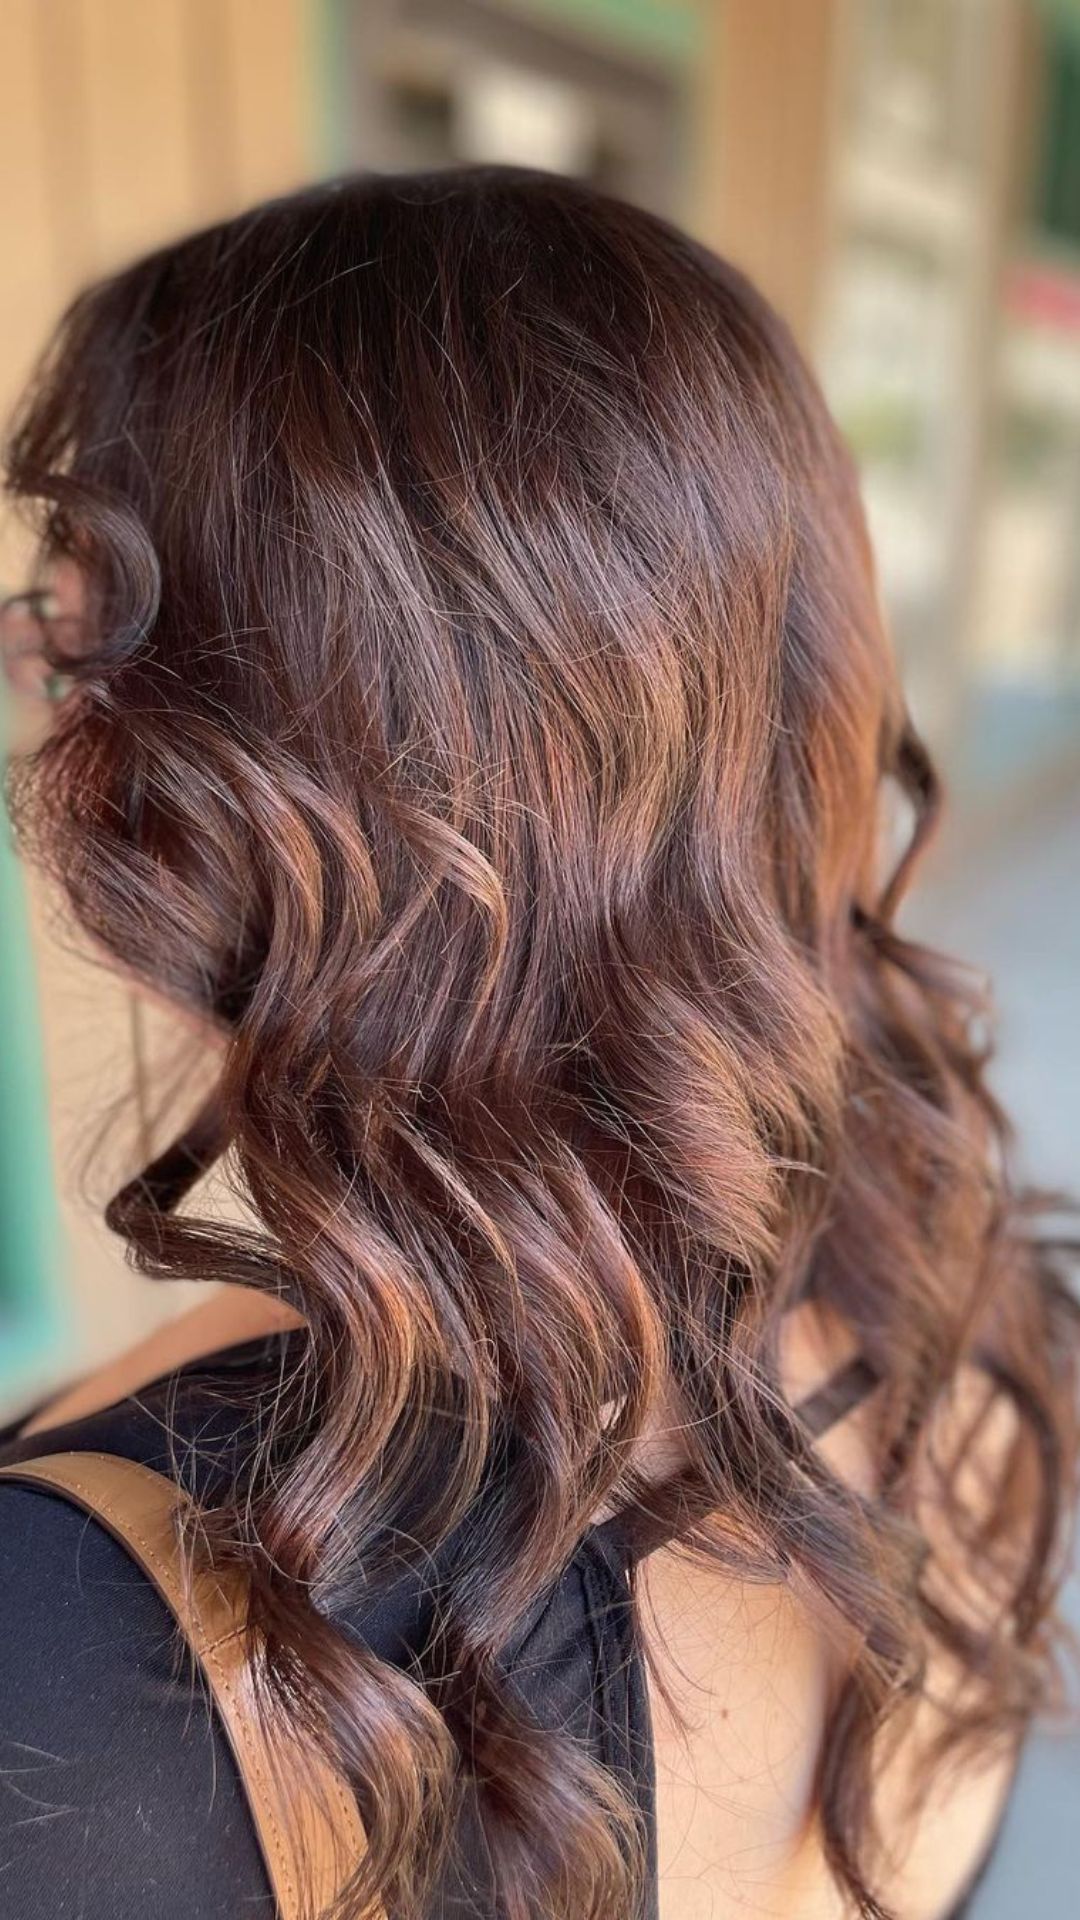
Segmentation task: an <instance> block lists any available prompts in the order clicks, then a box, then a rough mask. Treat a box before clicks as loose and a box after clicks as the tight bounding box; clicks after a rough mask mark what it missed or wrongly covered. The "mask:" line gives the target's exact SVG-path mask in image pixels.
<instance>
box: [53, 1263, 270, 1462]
mask: <svg viewBox="0 0 1080 1920" xmlns="http://www.w3.org/2000/svg"><path fill="white" fill-rule="evenodd" d="M300 1325H302V1321H301V1319H300V1316H299V1314H297V1313H294V1312H293V1310H292V1308H291V1307H287V1306H284V1305H283V1304H282V1303H281V1302H280V1301H277V1300H272V1299H269V1298H268V1297H267V1296H266V1295H264V1294H259V1293H252V1292H251V1291H250V1290H249V1289H248V1288H246V1287H232V1286H221V1287H217V1288H216V1289H215V1290H214V1292H213V1293H212V1295H211V1296H210V1298H209V1299H208V1300H206V1301H205V1302H204V1303H200V1305H199V1306H196V1307H192V1308H191V1309H190V1311H189V1312H187V1313H181V1314H178V1315H177V1316H176V1317H175V1318H174V1319H172V1320H167V1321H165V1322H164V1323H163V1325H161V1326H160V1327H156V1328H155V1329H154V1331H153V1333H151V1334H149V1335H148V1336H147V1337H146V1339H144V1340H140V1341H139V1342H138V1343H137V1344H136V1345H135V1346H132V1347H128V1348H127V1349H126V1350H125V1351H124V1352H123V1353H121V1354H118V1355H117V1356H116V1358H115V1359H113V1360H109V1361H107V1362H106V1364H105V1365H104V1366H101V1367H97V1368H95V1370H94V1371H93V1372H92V1373H89V1374H87V1375H85V1376H84V1378H82V1379H81V1380H78V1381H76V1382H75V1383H74V1384H73V1385H72V1386H70V1387H67V1388H65V1389H64V1390H63V1392H61V1393H59V1394H57V1395H56V1396H55V1397H54V1398H53V1399H52V1400H50V1401H49V1402H48V1404H47V1405H46V1406H44V1407H40V1408H39V1409H38V1410H37V1412H36V1413H35V1414H34V1416H33V1418H32V1419H30V1420H28V1421H27V1422H26V1423H25V1424H24V1426H23V1429H22V1431H23V1432H24V1433H27V1434H31V1433H42V1432H45V1431H46V1430H47V1429H48V1428H50V1427H60V1426H66V1424H67V1423H68V1421H71V1420H81V1419H84V1418H86V1417H87V1416H88V1415H89V1414H93V1413H97V1412H99V1411H100V1410H101V1409H102V1408H103V1407H111V1406H114V1405H115V1404H116V1402H117V1401H119V1400H124V1399H126V1398H127V1396H128V1395H129V1394H132V1393H137V1392H139V1390H140V1389H141V1388H142V1387H145V1386H148V1385H149V1384H150V1382H151V1381H152V1380H160V1379H162V1378H163V1377H164V1376H165V1375H166V1374H169V1373H173V1372H175V1370H176V1369H177V1368H178V1367H184V1366H188V1365H189V1364H190V1363H191V1361H193V1360H200V1359H202V1358H203V1357H204V1356H205V1355H207V1354H211V1353H218V1352H220V1351H221V1350H222V1349H223V1348H224V1347H230V1346H236V1345H238V1344H239V1343H240V1342H242V1341H244V1340H257V1339H259V1338H260V1337H261V1336H262V1335H263V1334H267V1333H276V1332H278V1331H280V1330H282V1329H286V1328H289V1327H295V1326H300Z"/></svg>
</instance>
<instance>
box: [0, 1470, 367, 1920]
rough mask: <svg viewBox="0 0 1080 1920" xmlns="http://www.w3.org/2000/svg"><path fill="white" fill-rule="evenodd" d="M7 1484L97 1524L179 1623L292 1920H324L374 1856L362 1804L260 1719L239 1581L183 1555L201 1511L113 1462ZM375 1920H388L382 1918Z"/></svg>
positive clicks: (285, 1914)
mask: <svg viewBox="0 0 1080 1920" xmlns="http://www.w3.org/2000/svg"><path fill="white" fill-rule="evenodd" d="M0 1478H2V1479H5V1480H17V1481H21V1482H23V1483H25V1484H27V1485H30V1486H44V1487H47V1488H49V1489H50V1490H51V1491H53V1492H54V1493H58V1494H61V1495H62V1496H63V1497H64V1499H66V1500H70V1501H71V1502H72V1503H73V1504H74V1505H75V1506H78V1507H81V1508H82V1509H83V1510H84V1511H85V1512H86V1513H89V1514H92V1515H93V1516H94V1518H95V1519H96V1520H99V1521H100V1522H101V1524H102V1525H103V1526H104V1527H106V1528H107V1530H108V1531H109V1532H110V1533H111V1534H112V1535H113V1536H114V1538H115V1539H116V1540H118V1541H119V1543H120V1545H121V1546H123V1547H125V1548H126V1549H127V1551H128V1553H129V1554H130V1555H131V1557H132V1559H134V1560H135V1561H137V1563H138V1565H139V1566H140V1567H141V1568H142V1570H143V1572H144V1573H145V1574H146V1576H147V1578H148V1579H149V1580H150V1581H151V1582H152V1583H153V1585H154V1586H155V1587H156V1588H157V1590H158V1592H159V1594H160V1595H161V1597H162V1599H163V1600H164V1602H165V1604H166V1606H167V1607H168V1608H169V1610H170V1612H171V1613H172V1614H173V1615H174V1616H175V1618H176V1620H177V1622H178V1624H179V1626H180V1628H181V1630H182V1632H183V1634H184V1637H185V1639H186V1641H187V1643H188V1645H189V1647H190V1648H191V1651H192V1653H193V1654H194V1655H195V1658H196V1659H197V1661H198V1663H199V1666H200V1667H201V1669H202V1672H203V1674H204V1675H205V1677H206V1681H207V1684H208V1686H209V1688H210V1692H211V1694H212V1696H213V1700H214V1704H215V1706H216V1707H217V1710H218V1713H219V1715H220V1718H221V1722H222V1725H223V1727H224V1729H225V1733H226V1736H227V1738H228V1741H229V1745H230V1746H231V1748H232V1751H233V1753H234V1755H235V1757H236V1763H237V1766H238V1767H239V1769H240V1777H241V1780H242V1781H243V1785H244V1791H245V1794H246V1796H247V1801H248V1806H249V1807H250V1809H251V1815H252V1819H253V1821H254V1824H255V1831H256V1834H257V1836H258V1841H259V1846H260V1849H261V1851H262V1856H263V1860H264V1862H265V1865H266V1871H267V1874H268V1875H269V1878H270V1884H271V1886H272V1888H273V1891H274V1896H275V1899H276V1901H277V1907H278V1913H279V1916H280V1920H313V1916H315V1915H318V1914H321V1913H322V1912H323V1911H324V1909H325V1908H327V1907H329V1905H330V1903H331V1902H332V1900H333V1898H334V1896H335V1894H336V1893H337V1891H338V1889H339V1888H340V1887H341V1886H342V1884H343V1883H344V1881H345V1880H346V1879H347V1878H348V1875H349V1874H350V1873H351V1872H353V1871H354V1870H355V1868H356V1866H357V1864H358V1863H359V1861H360V1860H361V1858H362V1857H363V1852H364V1845H365V1841H364V1830H363V1827H362V1825H361V1822H360V1816H359V1813H358V1812H357V1808H356V1803H355V1800H354V1798H353V1796H352V1794H351V1793H350V1792H349V1791H348V1789H347V1788H346V1786H345V1784H344V1782H343V1781H342V1780H341V1779H340V1778H339V1776H338V1775H337V1774H336V1773H335V1772H334V1771H333V1769H332V1768H331V1767H330V1766H329V1765H328V1764H327V1763H326V1762H325V1761H323V1760H321V1759H320V1758H319V1757H318V1756H316V1755H314V1754H312V1753H311V1752H310V1750H309V1749H308V1748H307V1747H306V1746H305V1747H304V1748H303V1750H302V1751H299V1752H297V1753H296V1754H295V1755H293V1756H291V1761H292V1763H290V1753H289V1743H290V1741H291V1740H292V1739H294V1736H293V1735H291V1734H290V1732H289V1731H288V1730H287V1729H286V1728H285V1727H282V1728H281V1729H280V1730H279V1729H277V1728H275V1730H274V1735H273V1740H272V1743H271V1742H268V1740H267V1737H266V1732H265V1730H264V1725H263V1722H262V1720H261V1719H260V1717H259V1715H258V1713H257V1712H256V1708H255V1698H254V1681H253V1674H252V1670H251V1662H250V1660H249V1657H248V1653H247V1640H246V1637H245V1635H244V1632H243V1626H244V1620H245V1614H246V1604H247V1602H246V1592H245V1589H244V1584H243V1582H242V1580H241V1578H240V1577H239V1576H231V1577H225V1576H221V1575H218V1574H212V1573H206V1572H199V1573H196V1574H194V1576H193V1577H190V1578H189V1576H188V1571H187V1563H186V1558H185V1556H184V1555H183V1554H182V1552H181V1549H180V1545H179V1535H180V1530H181V1527H182V1525H183V1523H184V1521H185V1519H187V1518H189V1517H190V1516H192V1515H193V1513H194V1509H193V1506H192V1503H191V1501H190V1500H189V1498H188V1496H187V1495H186V1494H185V1493H184V1492H183V1490H182V1489H181V1488H179V1487H177V1486H176V1485H175V1484H174V1483H173V1482H172V1481H171V1480H167V1479H165V1478H164V1476H163V1475H161V1474H159V1473H154V1472H152V1471H151V1469H150V1468H149V1467H144V1466H142V1465H141V1464H140V1463H139V1462H138V1461H135V1460H124V1459H122V1458H120V1457H119V1456H118V1455H116V1454H109V1453H53V1454H44V1455H42V1456H41V1457H40V1458H38V1459H34V1460H23V1461H20V1462H17V1463H15V1464H13V1465H11V1466H5V1467H0ZM370 1920H384V1915H383V1912H382V1909H381V1908H377V1909H374V1910H373V1911H372V1913H371V1915H370Z"/></svg>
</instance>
